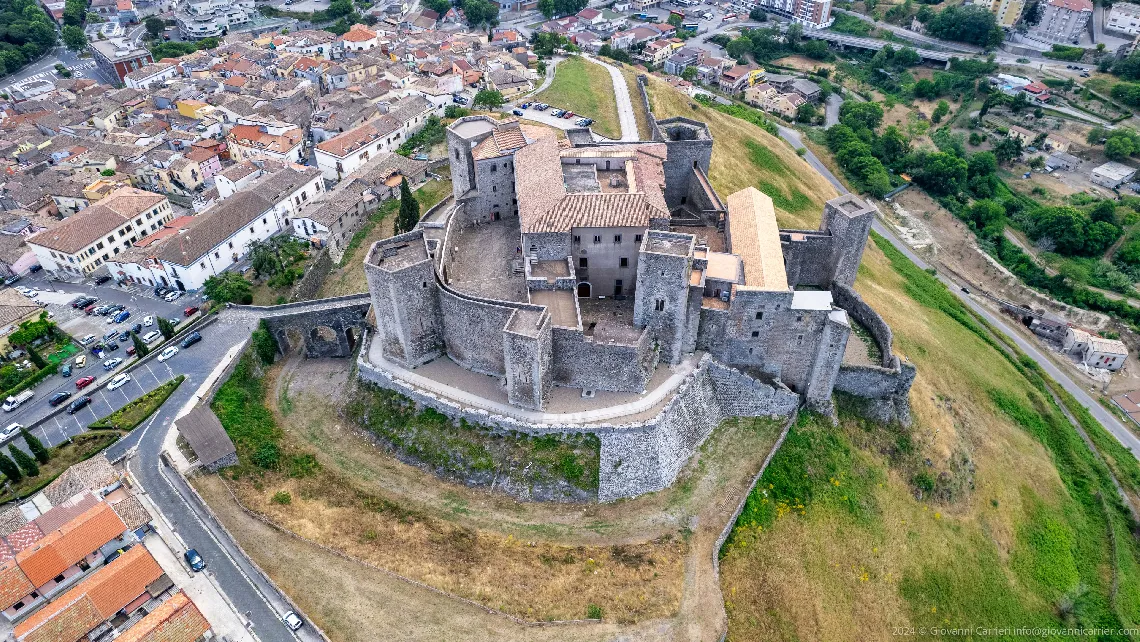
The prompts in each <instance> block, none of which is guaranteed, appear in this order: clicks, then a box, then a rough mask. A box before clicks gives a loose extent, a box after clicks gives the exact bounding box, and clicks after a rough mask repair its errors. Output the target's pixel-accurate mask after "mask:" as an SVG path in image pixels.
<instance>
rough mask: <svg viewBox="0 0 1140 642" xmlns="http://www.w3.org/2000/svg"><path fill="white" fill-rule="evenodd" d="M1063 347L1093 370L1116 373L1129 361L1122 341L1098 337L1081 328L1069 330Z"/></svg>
mask: <svg viewBox="0 0 1140 642" xmlns="http://www.w3.org/2000/svg"><path fill="white" fill-rule="evenodd" d="M1061 347H1062V349H1064V351H1065V352H1067V353H1069V354H1071V355H1073V356H1074V357H1076V358H1077V359H1078V360H1079V361H1080V362H1081V363H1082V364H1084V365H1087V366H1089V367H1092V368H1101V369H1104V370H1111V371H1113V372H1115V371H1117V370H1120V369H1121V368H1122V367H1124V362H1125V361H1127V360H1128V348H1127V347H1125V345H1124V343H1123V342H1122V341H1120V340H1118V339H1105V338H1104V337H1098V336H1096V335H1094V334H1090V333H1089V332H1086V331H1084V330H1081V329H1080V328H1068V332H1067V333H1066V334H1065V339H1064V341H1063V342H1062V344H1061Z"/></svg>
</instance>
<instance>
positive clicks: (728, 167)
mask: <svg viewBox="0 0 1140 642" xmlns="http://www.w3.org/2000/svg"><path fill="white" fill-rule="evenodd" d="M559 69H560V70H561V68H559ZM649 100H650V102H651V103H652V104H653V113H654V115H655V116H656V117H657V118H658V119H665V118H671V117H674V116H684V117H686V118H692V119H694V120H699V121H703V122H706V123H708V125H709V130H710V131H711V132H712V136H713V140H714V141H716V142H715V143H714V145H713V154H712V167H711V169H710V172H709V174H710V176H709V178H710V179H711V180H712V184H713V187H715V188H716V190H717V193H719V194H720V195H721V197H722V198H723V197H727V196H728V195H729V194H732V193H733V192H736V191H738V190H741V189H744V188H745V187H748V186H750V185H751V186H753V187H755V188H757V189H759V190H760V191H762V192H764V193H765V194H767V195H768V196H771V197H772V202H773V203H774V204H775V206H776V215H777V217H778V219H779V221H780V225H782V226H784V227H793V228H804V227H807V228H814V227H816V226H817V225H818V224H819V215H820V212H822V211H823V203H824V202H825V201H827V200H829V199H832V198H835V197H836V196H838V193H837V192H836V191H835V188H834V187H833V186H832V185H831V183H828V182H827V180H826V179H825V178H823V177H822V176H820V175H819V172H816V171H815V170H814V169H812V168H811V166H809V165H808V164H807V162H805V161H804V159H802V158H800V157H799V156H797V155H796V152H795V150H793V149H792V148H791V147H790V146H789V145H788V144H787V143H785V142H784V141H782V140H780V139H778V138H776V137H775V136H772V135H771V134H769V133H768V132H766V131H764V130H763V129H761V128H760V127H759V126H757V125H755V124H753V123H750V122H748V121H746V120H743V119H741V118H737V117H734V116H732V115H729V114H726V113H723V112H720V111H717V110H715V109H712V108H709V107H706V106H704V105H701V104H699V103H697V102H696V101H693V100H690V99H689V97H688V96H686V95H685V94H683V93H681V92H679V91H677V90H675V89H673V88H672V87H670V86H669V85H667V84H665V82H663V81H661V80H658V79H656V78H653V77H652V76H650V80H649ZM694 106H695V108H694ZM741 109H744V108H741Z"/></svg>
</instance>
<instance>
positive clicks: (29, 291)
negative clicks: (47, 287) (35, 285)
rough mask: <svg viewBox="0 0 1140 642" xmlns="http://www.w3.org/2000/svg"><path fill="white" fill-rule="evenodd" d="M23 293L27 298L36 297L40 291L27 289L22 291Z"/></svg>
mask: <svg viewBox="0 0 1140 642" xmlns="http://www.w3.org/2000/svg"><path fill="white" fill-rule="evenodd" d="M24 295H25V296H27V297H28V298H29V299H34V298H36V297H38V296H39V295H40V293H39V292H36V291H34V290H28V291H27V292H25V293H24Z"/></svg>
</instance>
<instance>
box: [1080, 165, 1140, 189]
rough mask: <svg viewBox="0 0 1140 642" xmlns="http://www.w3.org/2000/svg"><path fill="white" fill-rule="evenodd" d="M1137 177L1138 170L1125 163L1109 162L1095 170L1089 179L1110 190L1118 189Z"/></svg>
mask: <svg viewBox="0 0 1140 642" xmlns="http://www.w3.org/2000/svg"><path fill="white" fill-rule="evenodd" d="M1135 175H1136V170H1135V169H1134V168H1132V167H1129V166H1127V165H1125V164H1123V163H1117V162H1116V161H1109V162H1107V163H1105V164H1104V165H1101V166H1099V167H1095V168H1093V171H1092V174H1091V176H1090V178H1089V180H1091V181H1092V182H1093V183H1096V184H1097V185H1100V186H1102V187H1107V188H1108V189H1116V188H1117V187H1120V186H1121V185H1122V184H1124V183H1127V182H1128V181H1130V180H1132V177H1133V176H1135Z"/></svg>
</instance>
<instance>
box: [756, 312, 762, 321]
mask: <svg viewBox="0 0 1140 642" xmlns="http://www.w3.org/2000/svg"><path fill="white" fill-rule="evenodd" d="M763 318H764V313H763V312H757V313H756V320H757V321H760V320H762V319H763Z"/></svg>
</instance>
